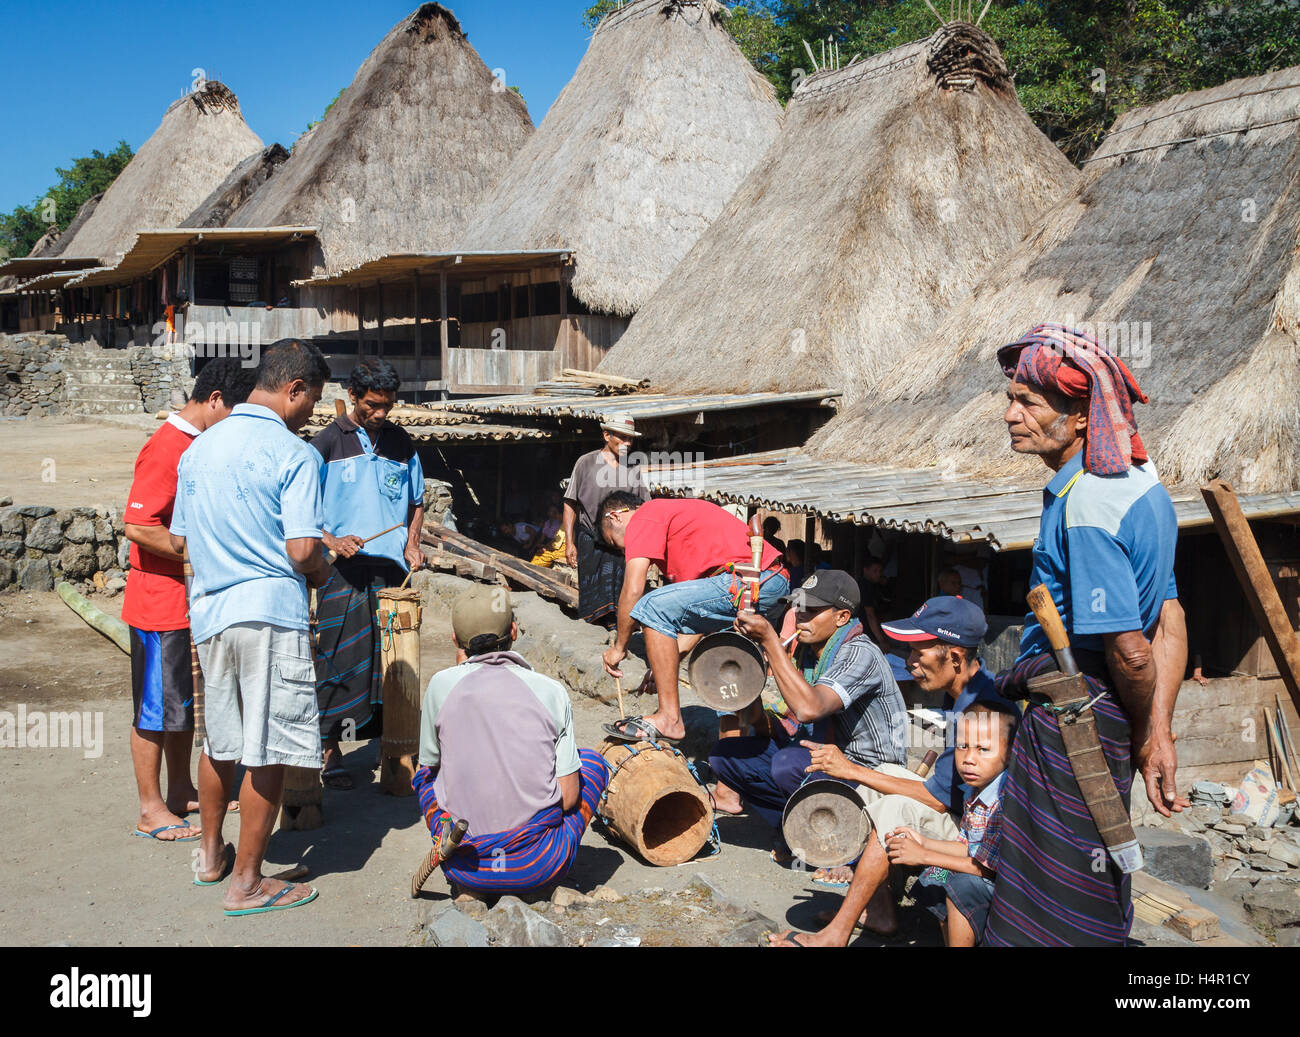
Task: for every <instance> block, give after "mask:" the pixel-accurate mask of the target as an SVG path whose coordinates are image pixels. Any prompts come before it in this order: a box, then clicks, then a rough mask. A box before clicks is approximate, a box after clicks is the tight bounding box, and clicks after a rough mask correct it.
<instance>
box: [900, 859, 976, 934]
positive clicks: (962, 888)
mask: <svg viewBox="0 0 1300 1037" xmlns="http://www.w3.org/2000/svg"><path fill="white" fill-rule="evenodd" d="M922 890H924V891H925V893H924V894H922V892H921V891H922ZM916 892H917V894H918V896H917V900H918V901H919V902H920V903H921V904H923V905H924V906H925V907H928V908H929V909H930V910H931V911H932V912H933V913H934V914H935V915H936V916H937V917H938V918H939V920H940V921H942V922H946V921H947V920H948V901H949V900H951V901H952V902H953V906H954V907H956V908H957V910H958V911H960V912H961V913H962V917H964V918H965V919H966V921H968V922H969V923H970V927H971V928H972V929H973V930H974V931H975V942H976V943H979V942H980V940H981V939H982V938H983V935H984V923H985V922H987V921H988V917H989V907H990V906H991V905H992V903H993V880H992V879H986V878H985V877H984V876H983V875H967V874H966V873H965V872H963V871H950V872H948V877H947V879H945V880H944V883H943V885H937V884H936V885H929V884H926V885H924V886H923V885H921V884H920V883H918V884H917V890H916Z"/></svg>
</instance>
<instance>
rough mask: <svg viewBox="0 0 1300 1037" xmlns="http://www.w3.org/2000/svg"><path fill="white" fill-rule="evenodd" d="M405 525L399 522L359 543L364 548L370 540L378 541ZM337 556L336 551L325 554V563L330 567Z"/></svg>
mask: <svg viewBox="0 0 1300 1037" xmlns="http://www.w3.org/2000/svg"><path fill="white" fill-rule="evenodd" d="M405 525H406V523H405V522H399V523H398V524H397V525H395V526H389V527H388V528H387V529H385V530H383V531H382V532H379V533H376V534H375V535H374V536H368V537H366V538H365V540H363V541H361V543H362V545H363V546H364V545H366V544H368V543H370V541H372V540H378V539H379V538H380V537H381V536H386V535H387V534H389V533H391V532H392V531H393V530H395V529H401V528H402V527H404V526H405ZM338 556H339V553H338V552H337V551H331V552H329V554H327V555H326V556H325V561H327V562H329V563H330V565H333V564H334V562H335V561H336V560H337V559H338Z"/></svg>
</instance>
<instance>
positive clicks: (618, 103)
mask: <svg viewBox="0 0 1300 1037" xmlns="http://www.w3.org/2000/svg"><path fill="white" fill-rule="evenodd" d="M726 14H727V11H726V8H725V7H723V6H722V5H721V4H720V3H717V2H716V0H672V2H669V0H638V2H636V3H632V4H630V5H628V6H627V7H624V8H621V9H619V10H617V11H614V12H613V13H611V14H610V15H608V16H607V17H606V18H605V19H604V20H603V21H602V22H601V23H600V25H599V27H598V28H597V29H596V33H595V35H594V36H593V37H592V41H591V46H590V47H589V48H588V49H587V53H586V56H585V57H584V58H583V59H582V63H581V64H580V65H579V66H578V70H577V72H576V73H575V74H574V77H573V79H572V80H571V81H570V82H569V84H568V86H566V87H565V88H564V91H563V92H562V93H561V94H560V96H559V97H558V98H557V99H556V101H555V104H554V105H553V106H552V107H551V110H550V111H549V112H548V113H547V115H546V119H545V120H544V121H543V122H542V125H541V128H540V129H539V130H538V132H537V133H536V134H535V135H534V136H533V138H532V140H530V141H529V142H528V144H527V146H525V147H524V149H523V150H522V151H521V152H520V153H519V154H518V155H517V156H516V157H515V160H514V162H513V163H511V165H510V168H509V170H508V171H507V173H506V174H505V176H504V177H502V180H501V182H500V183H499V184H498V185H497V187H496V189H495V190H494V191H493V192H492V194H491V195H490V196H489V197H488V199H487V201H486V202H485V203H484V204H483V205H482V206H481V207H480V209H479V211H478V214H477V215H476V217H475V219H474V221H473V222H472V224H471V226H470V228H469V230H468V231H467V232H466V234H465V235H464V237H463V239H462V241H463V245H462V247H464V248H466V249H469V250H482V251H497V250H514V249H551V248H571V249H573V250H574V251H575V253H576V256H575V264H576V265H575V269H574V275H573V292H574V294H575V295H576V296H577V297H578V298H579V299H580V300H582V302H583V303H585V304H586V305H587V306H588V307H590V308H591V309H592V310H595V311H598V312H602V313H612V314H618V315H620V316H628V315H630V314H632V313H635V312H636V311H637V309H639V308H640V307H641V306H642V304H644V303H645V302H646V300H647V299H649V298H650V296H651V294H652V293H653V292H654V290H655V289H656V288H657V287H658V286H659V284H660V283H661V282H662V281H663V279H664V278H665V277H667V276H668V274H669V272H670V271H671V270H672V269H673V267H675V266H676V265H677V264H678V262H679V261H680V260H681V259H682V257H683V256H685V255H686V253H687V251H688V250H689V249H690V247H691V246H692V245H693V244H695V242H696V240H697V239H698V238H699V236H700V235H701V234H702V233H703V232H704V231H705V230H706V229H707V228H708V226H709V224H710V223H712V222H713V220H714V219H715V218H716V217H717V215H718V214H719V213H720V212H721V211H722V208H723V206H724V205H725V204H726V202H727V199H728V198H729V197H731V194H732V192H733V191H734V190H735V189H736V187H737V186H738V185H739V184H740V182H741V181H742V180H743V179H744V178H745V176H746V175H747V174H748V173H749V171H750V170H751V169H752V168H753V167H754V165H755V164H756V163H757V162H758V161H759V159H760V158H762V156H763V154H764V152H765V151H766V150H767V148H768V145H770V144H771V143H772V141H773V140H774V139H775V137H776V135H777V132H778V130H779V129H780V126H781V106H780V105H779V104H778V103H777V101H776V98H775V95H774V93H773V91H772V88H771V86H770V85H769V84H768V82H767V80H765V79H764V78H763V77H762V76H760V75H759V74H758V73H757V72H756V71H755V70H754V68H753V66H751V65H750V63H749V61H748V60H746V58H745V56H744V55H743V54H741V52H740V50H739V48H737V46H736V44H735V42H734V41H733V40H732V38H731V36H730V34H729V33H728V32H727V30H726V27H725V26H724V25H723V19H724V17H725V16H726Z"/></svg>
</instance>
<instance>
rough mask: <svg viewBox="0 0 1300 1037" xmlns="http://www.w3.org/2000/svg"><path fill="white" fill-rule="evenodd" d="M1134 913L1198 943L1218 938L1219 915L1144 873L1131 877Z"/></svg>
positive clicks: (1139, 872)
mask: <svg viewBox="0 0 1300 1037" xmlns="http://www.w3.org/2000/svg"><path fill="white" fill-rule="evenodd" d="M1133 910H1134V912H1135V913H1136V914H1137V915H1138V916H1139V917H1140V918H1142V919H1143V920H1144V921H1147V922H1151V923H1152V924H1155V925H1167V926H1169V928H1170V929H1173V930H1174V931H1175V932H1176V933H1179V934H1180V935H1182V936H1184V937H1186V938H1187V939H1189V940H1193V941H1195V942H1197V943H1199V942H1201V941H1202V940H1210V939H1213V938H1215V937H1217V936H1218V935H1219V916H1218V915H1216V914H1215V913H1214V912H1213V911H1209V910H1207V909H1206V908H1203V907H1201V906H1200V905H1198V904H1196V903H1194V902H1193V901H1192V899H1191V898H1190V897H1188V896H1187V894H1185V893H1183V892H1182V891H1181V890H1179V889H1176V888H1175V887H1173V886H1171V885H1169V884H1168V883H1167V882H1162V881H1160V879H1158V878H1155V877H1154V876H1153V875H1151V874H1149V873H1148V872H1145V871H1137V872H1134V873H1133Z"/></svg>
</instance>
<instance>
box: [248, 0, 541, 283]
mask: <svg viewBox="0 0 1300 1037" xmlns="http://www.w3.org/2000/svg"><path fill="white" fill-rule="evenodd" d="M531 131H532V120H531V119H530V118H529V116H528V109H527V107H526V106H525V105H524V102H523V100H522V99H521V98H520V97H519V95H518V94H516V93H514V92H513V91H511V90H509V89H507V88H506V86H505V84H504V83H502V82H500V81H499V80H497V79H495V78H494V77H493V75H492V72H491V71H490V70H489V69H488V67H487V66H486V65H484V64H483V61H482V59H481V58H480V57H479V56H478V54H477V53H476V52H475V50H474V48H473V47H472V46H470V43H469V41H468V39H467V38H466V36H465V33H464V31H463V30H462V29H461V26H460V23H459V22H458V21H457V20H456V16H455V15H453V14H452V13H451V11H449V10H447V8H445V7H443V6H442V5H441V4H435V3H429V4H423V5H422V6H421V7H420V8H419V9H418V10H417V11H415V12H414V13H413V14H411V15H409V16H408V17H406V18H404V19H402V21H401V22H400V23H399V24H398V25H396V26H395V27H394V28H393V29H392V31H391V32H389V33H388V35H387V36H385V37H384V39H383V40H382V41H381V42H380V43H379V45H378V46H377V47H376V48H375V49H374V51H372V52H371V54H370V56H369V57H368V58H366V60H365V62H364V63H363V64H362V66H361V68H360V69H359V70H358V71H357V74H356V78H355V79H353V81H352V84H351V85H350V86H349V87H348V88H347V89H346V90H344V91H343V93H342V95H341V96H340V97H339V99H338V100H337V101H336V102H335V103H334V106H333V107H332V108H330V110H329V111H328V112H327V113H326V114H325V116H324V118H323V119H322V120H321V122H320V125H318V126H317V127H316V128H315V129H314V131H313V132H312V133H311V135H310V137H308V138H307V139H305V140H300V141H299V142H298V143H297V144H296V145H295V147H294V149H293V154H292V155H291V156H290V157H289V160H288V161H287V162H285V163H284V165H283V166H282V167H281V168H280V169H279V170H277V172H276V174H275V176H273V177H271V179H270V180H269V181H267V183H266V184H265V185H264V186H263V187H262V188H261V189H260V190H258V191H257V192H256V193H255V194H254V195H253V196H252V197H251V198H249V199H248V201H247V202H245V203H244V205H242V206H241V207H240V208H239V209H238V211H236V212H235V213H234V215H233V216H231V218H230V220H229V222H228V224H227V226H230V227H276V226H290V225H294V226H312V227H317V228H318V229H319V235H318V238H317V241H318V243H319V252H318V253H317V254H316V255H314V256H313V257H312V259H313V267H314V268H315V270H316V272H322V271H323V270H326V269H328V270H339V269H343V268H346V267H352V266H356V265H357V264H359V263H362V262H364V261H366V260H368V259H373V258H375V257H377V256H379V255H383V254H386V253H390V252H406V251H416V250H426V249H441V248H450V247H453V245H454V244H455V243H456V240H457V237H458V235H459V233H460V232H461V231H462V230H464V228H465V223H466V220H467V219H468V217H469V214H470V212H471V211H472V209H473V207H474V205H475V204H477V203H478V202H479V201H480V200H481V199H482V197H483V194H484V193H485V192H486V191H487V190H488V189H489V188H491V187H492V185H493V184H494V183H495V182H496V180H497V178H498V177H499V176H500V175H501V173H502V172H503V171H504V169H505V168H506V165H507V163H508V162H509V161H510V159H511V158H512V157H513V156H514V154H515V152H516V151H518V150H519V148H520V147H521V146H522V145H523V143H524V141H525V140H526V139H527V137H528V134H529V133H530V132H531ZM310 273H311V270H307V271H304V273H303V276H304V277H305V276H307V275H308V274H310Z"/></svg>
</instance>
